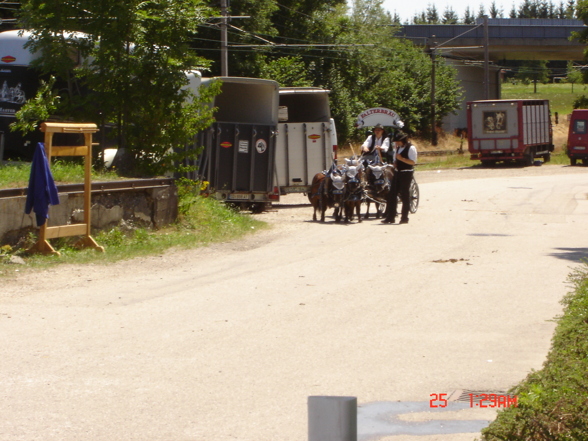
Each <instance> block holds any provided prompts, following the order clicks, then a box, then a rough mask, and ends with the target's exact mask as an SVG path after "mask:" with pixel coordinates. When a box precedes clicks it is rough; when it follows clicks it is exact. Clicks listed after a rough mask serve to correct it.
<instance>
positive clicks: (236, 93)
mask: <svg viewBox="0 0 588 441" xmlns="http://www.w3.org/2000/svg"><path fill="white" fill-rule="evenodd" d="M189 79H190V88H192V89H195V88H196V87H198V88H199V87H207V85H209V84H210V83H211V82H213V81H221V92H220V93H219V94H218V95H217V96H216V97H215V98H214V100H213V102H212V103H211V105H212V106H214V107H216V108H217V109H218V110H217V111H216V113H215V120H216V121H215V122H214V123H213V124H212V125H211V126H210V127H209V128H208V129H206V130H204V131H202V132H200V133H199V134H198V136H197V146H202V147H204V150H203V152H202V153H201V154H200V155H199V157H198V160H197V164H196V166H197V170H196V171H195V173H194V174H193V176H194V177H196V178H197V179H199V180H202V181H206V182H208V188H209V190H208V191H209V193H210V194H211V195H213V196H214V197H216V198H217V199H219V200H223V201H226V202H230V203H234V204H235V205H239V206H240V207H243V208H251V209H253V210H258V211H259V210H262V209H263V208H264V207H265V206H266V205H268V204H270V203H271V202H272V201H274V200H279V193H278V190H277V189H275V188H274V185H273V176H274V160H275V147H276V130H277V124H278V89H279V85H278V83H277V82H276V81H273V80H263V79H258V78H241V77H216V78H202V79H200V80H199V79H198V78H196V77H195V76H194V74H192V76H190V78H189ZM194 92H195V93H197V90H194Z"/></svg>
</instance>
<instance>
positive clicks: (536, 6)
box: [411, 0, 577, 24]
mask: <svg viewBox="0 0 588 441" xmlns="http://www.w3.org/2000/svg"><path fill="white" fill-rule="evenodd" d="M449 9H450V10H451V11H452V12H453V14H455V17H454V16H453V14H451V21H449V20H447V17H446V14H443V16H441V17H440V16H439V14H438V13H436V11H437V10H436V8H435V5H434V4H429V6H427V9H426V10H425V11H422V12H418V13H416V14H415V15H414V16H413V18H412V22H411V24H474V23H475V21H476V18H481V17H482V16H484V15H488V17H489V18H559V19H566V18H567V19H572V18H577V15H576V3H575V1H574V0H567V1H566V2H564V0H560V1H559V2H557V3H554V2H551V1H546V0H523V1H522V2H521V3H520V4H519V6H518V7H517V6H515V5H514V4H513V6H512V9H511V10H510V12H509V14H508V17H507V16H505V11H503V10H502V8H500V7H498V6H497V5H496V2H495V1H493V2H492V3H491V4H490V7H489V8H488V11H486V9H485V6H484V4H480V6H479V8H478V11H477V13H474V12H472V9H471V7H470V6H466V9H465V11H464V12H463V15H462V16H461V18H459V16H458V15H457V14H456V13H455V12H454V11H453V10H452V9H451V7H449ZM454 18H455V21H454Z"/></svg>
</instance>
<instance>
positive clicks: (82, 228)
mask: <svg viewBox="0 0 588 441" xmlns="http://www.w3.org/2000/svg"><path fill="white" fill-rule="evenodd" d="M41 131H42V132H44V133H45V154H46V155H47V161H48V162H49V164H51V157H52V156H83V157H84V223H83V224H74V225H59V226H54V227H48V226H47V222H45V223H44V224H43V225H41V227H40V230H39V240H38V241H37V243H36V244H35V245H33V247H32V248H31V251H37V252H40V253H45V254H56V255H58V256H59V255H60V254H59V252H57V251H55V250H54V249H53V247H52V246H51V244H50V243H49V242H48V241H47V240H48V239H55V238H58V237H69V236H82V238H81V239H80V240H79V242H78V243H77V246H80V247H91V248H94V249H96V250H98V251H101V252H104V247H101V246H100V245H98V244H97V243H96V241H95V240H94V239H93V238H92V236H91V235H90V227H91V225H92V222H91V218H92V199H91V190H92V133H96V132H97V131H98V127H97V126H96V124H78V123H43V124H41ZM54 133H83V134H84V145H80V146H54V145H53V134H54Z"/></svg>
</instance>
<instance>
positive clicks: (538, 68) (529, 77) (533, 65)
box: [515, 60, 549, 93]
mask: <svg viewBox="0 0 588 441" xmlns="http://www.w3.org/2000/svg"><path fill="white" fill-rule="evenodd" d="M515 78H517V79H519V80H520V81H521V82H522V83H523V84H530V83H531V82H532V83H533V84H534V93H537V83H543V84H545V83H547V82H548V81H549V69H548V68H547V61H546V60H527V61H523V62H522V63H521V66H520V67H519V71H518V72H517V74H516V75H515Z"/></svg>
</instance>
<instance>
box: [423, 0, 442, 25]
mask: <svg viewBox="0 0 588 441" xmlns="http://www.w3.org/2000/svg"><path fill="white" fill-rule="evenodd" d="M426 14H427V23H428V24H437V23H440V20H439V12H437V7H436V6H435V4H434V3H429V6H427V12H426Z"/></svg>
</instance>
